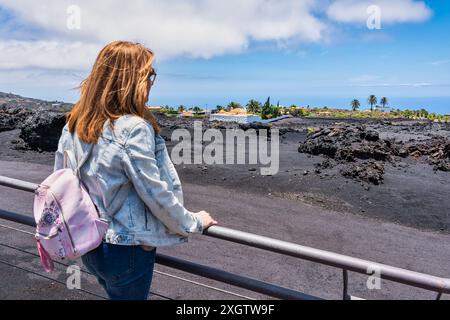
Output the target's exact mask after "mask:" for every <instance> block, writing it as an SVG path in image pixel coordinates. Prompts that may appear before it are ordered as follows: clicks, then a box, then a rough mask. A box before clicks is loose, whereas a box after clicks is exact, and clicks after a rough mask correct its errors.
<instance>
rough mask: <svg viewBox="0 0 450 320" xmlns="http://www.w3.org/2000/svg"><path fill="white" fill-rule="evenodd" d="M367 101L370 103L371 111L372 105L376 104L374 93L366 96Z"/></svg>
mask: <svg viewBox="0 0 450 320" xmlns="http://www.w3.org/2000/svg"><path fill="white" fill-rule="evenodd" d="M367 102H368V103H369V104H370V111H373V106H374V105H375V104H377V102H378V99H377V97H376V96H375V95H373V94H371V95H370V96H369V98H367Z"/></svg>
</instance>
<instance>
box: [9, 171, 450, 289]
mask: <svg viewBox="0 0 450 320" xmlns="http://www.w3.org/2000/svg"><path fill="white" fill-rule="evenodd" d="M0 185H4V186H7V187H11V188H15V189H20V190H24V191H30V192H34V190H35V189H36V188H37V187H38V185H37V184H33V183H29V182H25V181H21V180H17V179H12V178H8V177H3V176H0ZM204 234H205V235H207V236H210V237H214V238H218V239H222V240H226V241H231V242H234V243H239V244H243V245H247V246H250V247H254V248H259V249H263V250H267V251H271V252H276V253H280V254H283V255H288V256H292V257H296V258H300V259H303V260H308V261H312V262H316V263H320V264H324V265H328V266H332V267H336V268H341V269H346V270H348V271H353V272H358V273H362V274H369V273H373V272H376V274H377V275H379V276H380V277H381V278H382V279H386V280H391V281H394V282H398V283H402V284H406V285H410V286H413V287H418V288H422V289H427V290H430V291H435V292H441V293H450V279H447V278H441V277H435V276H432V275H428V274H424V273H419V272H415V271H410V270H406V269H402V268H397V267H392V266H389V265H385V264H381V263H377V262H372V261H368V260H363V259H359V258H353V257H350V256H346V255H342V254H338V253H334V252H330V251H325V250H320V249H315V248H311V247H306V246H301V245H298V244H295V243H290V242H286V241H281V240H277V239H272V238H269V237H264V236H260V235H256V234H252V233H248V232H243V231H238V230H233V229H230V228H225V227H221V226H212V227H210V228H209V229H208V230H206V231H205V232H204Z"/></svg>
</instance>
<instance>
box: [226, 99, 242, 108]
mask: <svg viewBox="0 0 450 320" xmlns="http://www.w3.org/2000/svg"><path fill="white" fill-rule="evenodd" d="M237 108H242V106H241V104H240V103H238V102H234V101H232V102H230V104H228V106H227V109H228V110H233V109H237Z"/></svg>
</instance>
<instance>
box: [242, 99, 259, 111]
mask: <svg viewBox="0 0 450 320" xmlns="http://www.w3.org/2000/svg"><path fill="white" fill-rule="evenodd" d="M246 107H247V111H248V112H249V113H258V112H260V111H261V102H259V101H256V100H253V99H252V100H250V101H249V102H248V103H247V105H246Z"/></svg>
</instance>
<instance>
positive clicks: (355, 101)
mask: <svg viewBox="0 0 450 320" xmlns="http://www.w3.org/2000/svg"><path fill="white" fill-rule="evenodd" d="M351 106H352V110H353V111H356V110H357V109H359V107H360V106H361V103H359V100H358V99H353V100H352V102H351Z"/></svg>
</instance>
